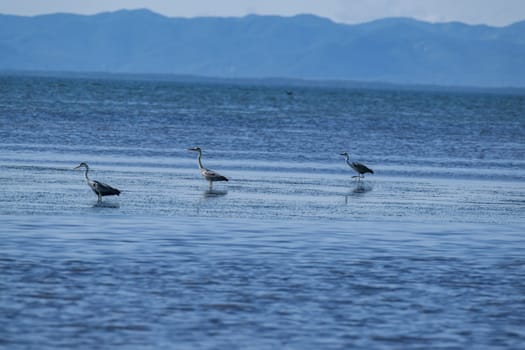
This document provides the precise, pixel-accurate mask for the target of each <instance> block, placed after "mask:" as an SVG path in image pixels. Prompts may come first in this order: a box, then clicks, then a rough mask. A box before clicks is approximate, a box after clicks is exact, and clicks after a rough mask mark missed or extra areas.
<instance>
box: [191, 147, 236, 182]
mask: <svg viewBox="0 0 525 350" xmlns="http://www.w3.org/2000/svg"><path fill="white" fill-rule="evenodd" d="M188 151H193V152H197V162H198V163H199V171H200V172H201V175H202V177H204V179H206V180H207V181H208V182H209V185H210V190H211V189H212V186H213V183H214V182H215V181H228V179H227V178H226V177H225V176H222V175H221V174H219V173H216V172H215V171H213V170H210V169H206V168H205V167H204V166H203V165H202V160H201V158H202V150H201V148H200V147H192V148H188Z"/></svg>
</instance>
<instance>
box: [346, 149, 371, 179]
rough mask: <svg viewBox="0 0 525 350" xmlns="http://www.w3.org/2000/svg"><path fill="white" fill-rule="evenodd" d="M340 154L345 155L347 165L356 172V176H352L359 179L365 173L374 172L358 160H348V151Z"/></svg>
mask: <svg viewBox="0 0 525 350" xmlns="http://www.w3.org/2000/svg"><path fill="white" fill-rule="evenodd" d="M341 155H342V156H343V157H345V160H346V164H348V166H349V167H350V168H352V169H353V170H354V171H355V172H356V173H357V174H358V175H357V176H352V177H357V178H358V180H361V179H362V178H364V177H365V174H366V173H370V174H373V173H374V171H373V170H372V169H370V168H369V167H367V166H366V165H364V164H361V163H359V162H350V156H349V155H348V152H343V153H341Z"/></svg>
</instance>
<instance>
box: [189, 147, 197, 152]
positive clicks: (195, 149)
mask: <svg viewBox="0 0 525 350" xmlns="http://www.w3.org/2000/svg"><path fill="white" fill-rule="evenodd" d="M188 151H194V152H196V151H197V148H196V147H192V148H188Z"/></svg>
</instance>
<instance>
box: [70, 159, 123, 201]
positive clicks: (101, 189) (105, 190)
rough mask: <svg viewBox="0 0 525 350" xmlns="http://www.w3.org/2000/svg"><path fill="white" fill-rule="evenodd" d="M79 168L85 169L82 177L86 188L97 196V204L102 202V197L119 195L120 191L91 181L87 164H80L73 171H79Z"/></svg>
mask: <svg viewBox="0 0 525 350" xmlns="http://www.w3.org/2000/svg"><path fill="white" fill-rule="evenodd" d="M79 168H85V169H86V172H85V173H84V176H85V177H86V182H87V184H88V186H89V187H90V188H91V189H92V190H93V192H95V194H96V195H97V197H98V201H99V202H101V201H102V197H103V196H114V195H117V196H118V195H120V190H118V189H116V188H114V187H111V186H110V185H108V184H105V183H103V182H100V181H96V180H91V179H90V178H89V176H88V172H89V166H88V165H87V163H84V162H82V163H80V164H79V165H78V166H76V167H75V168H73V169H79Z"/></svg>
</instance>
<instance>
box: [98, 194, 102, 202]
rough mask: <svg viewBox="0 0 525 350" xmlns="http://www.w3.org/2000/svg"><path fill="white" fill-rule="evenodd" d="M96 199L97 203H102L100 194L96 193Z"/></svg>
mask: <svg viewBox="0 0 525 350" xmlns="http://www.w3.org/2000/svg"><path fill="white" fill-rule="evenodd" d="M97 197H98V202H99V203H100V202H102V196H101V195H100V193H97Z"/></svg>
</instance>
